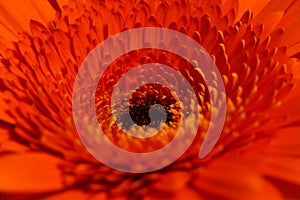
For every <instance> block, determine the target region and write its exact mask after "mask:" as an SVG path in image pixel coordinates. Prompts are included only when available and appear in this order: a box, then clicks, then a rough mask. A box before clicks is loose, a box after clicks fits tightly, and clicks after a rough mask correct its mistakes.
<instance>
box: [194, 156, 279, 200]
mask: <svg viewBox="0 0 300 200" xmlns="http://www.w3.org/2000/svg"><path fill="white" fill-rule="evenodd" d="M193 180H194V182H193V185H194V186H195V187H196V188H198V189H199V190H200V191H204V192H206V193H209V196H211V195H213V196H216V197H218V198H220V197H222V199H281V196H280V194H279V192H278V191H277V190H276V188H275V187H273V186H272V185H270V183H269V182H267V181H266V180H265V179H264V178H263V177H262V176H261V175H260V174H259V172H258V171H256V170H255V168H252V167H251V166H249V165H247V164H245V163H242V162H241V161H239V160H237V159H232V158H228V157H226V158H225V157H224V158H219V159H217V160H216V161H215V162H213V163H211V164H210V165H208V166H207V168H205V169H199V172H197V174H196V176H194V179H193Z"/></svg>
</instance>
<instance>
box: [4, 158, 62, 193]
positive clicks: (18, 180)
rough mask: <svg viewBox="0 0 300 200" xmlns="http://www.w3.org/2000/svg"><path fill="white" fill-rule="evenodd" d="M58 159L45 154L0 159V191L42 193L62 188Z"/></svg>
mask: <svg viewBox="0 0 300 200" xmlns="http://www.w3.org/2000/svg"><path fill="white" fill-rule="evenodd" d="M59 162H60V159H58V158H56V157H54V156H51V155H50V154H46V153H26V154H11V155H6V156H2V157H1V158H0V177H1V178H0V191H2V192H5V193H6V192H17V193H20V192H44V191H51V190H58V189H61V188H63V185H62V177H61V173H60V171H59V170H58V168H57V167H58V163H59Z"/></svg>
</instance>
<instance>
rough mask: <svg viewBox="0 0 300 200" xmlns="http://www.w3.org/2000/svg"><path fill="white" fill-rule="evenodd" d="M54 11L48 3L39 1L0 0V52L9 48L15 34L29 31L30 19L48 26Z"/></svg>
mask: <svg viewBox="0 0 300 200" xmlns="http://www.w3.org/2000/svg"><path fill="white" fill-rule="evenodd" d="M54 15H55V10H54V9H53V7H52V6H51V5H50V3H49V2H48V1H45V0H40V1H38V3H37V1H35V0H24V1H19V0H9V1H6V0H0V30H1V31H0V45H1V47H0V50H2V51H3V50H4V49H5V48H6V47H11V45H12V44H11V43H10V42H11V41H16V39H17V34H18V33H20V32H23V31H29V21H30V19H35V20H38V21H40V22H43V23H44V24H49V22H50V20H51V19H53V18H54ZM0 53H1V51H0Z"/></svg>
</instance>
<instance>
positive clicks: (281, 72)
mask: <svg viewBox="0 0 300 200" xmlns="http://www.w3.org/2000/svg"><path fill="white" fill-rule="evenodd" d="M22 4H24V5H21V4H20V3H19V2H18V1H16V0H10V1H9V2H5V1H3V2H2V1H1V4H0V10H1V14H0V29H1V33H0V44H1V47H0V61H1V62H0V71H1V73H0V86H1V88H0V105H1V110H0V130H1V134H0V177H1V179H0V195H2V196H3V197H4V198H16V199H17V198H20V199H26V198H49V199H51V198H54V199H70V198H75V199H85V198H87V199H117V198H119V199H166V198H169V199H183V198H188V199H215V198H217V199H263V198H264V199H266V198H269V199H286V198H297V197H299V195H300V193H299V187H300V170H299V167H298V166H299V165H298V164H299V163H300V157H299V156H300V142H299V141H298V140H297V138H298V137H299V133H300V131H299V129H300V127H299V120H300V115H299V113H298V108H299V105H298V103H297V102H298V99H299V94H298V89H299V85H298V84H299V83H300V82H299V81H300V79H299V73H298V72H299V67H300V66H299V58H300V40H299V37H298V36H299V32H298V30H297V26H298V25H300V19H299V17H297V16H298V12H299V11H300V1H298V0H287V1H280V0H275V1H264V0H261V1H256V0H255V1H251V2H244V1H238V0H227V1H226V0H223V1H221V0H215V1H196V0H195V1H194V0H160V1H158V0H157V1H150V0H149V1H148V0H140V1H134V0H128V1H125V0H124V1H123V0H114V1H96V0H86V1H79V0H70V1H68V2H65V1H55V0H49V2H47V1H38V2H36V1H31V0H28V1H24V2H23V3H22ZM23 6H24V8H23ZM25 8H26V9H25ZM149 26H151V27H164V28H169V29H173V30H176V31H179V32H181V33H184V34H186V35H188V36H190V37H191V38H193V39H194V40H195V41H197V42H198V43H200V44H201V45H202V46H203V47H204V48H205V49H206V50H207V52H208V53H209V54H210V55H211V57H212V59H213V60H214V62H215V63H216V65H217V66H218V69H219V71H220V73H221V74H222V78H223V81H224V84H225V88H226V93H227V94H226V95H227V115H226V122H225V125H224V129H223V132H222V135H221V137H220V139H219V141H218V143H217V145H216V146H215V148H214V149H213V151H212V152H211V153H210V154H209V155H208V156H207V157H206V158H204V159H199V158H198V156H197V152H198V149H199V146H200V144H201V142H202V141H203V138H204V136H205V131H206V130H207V126H208V124H209V117H210V115H211V112H212V111H211V110H210V103H209V96H208V93H207V88H206V86H205V84H204V82H203V79H202V78H201V76H199V73H196V72H195V71H193V69H192V67H191V65H190V64H189V63H187V62H185V61H184V60H183V59H181V58H179V57H178V55H174V54H172V53H169V52H165V51H161V50H155V49H146V50H138V51H134V52H129V53H128V54H125V55H123V56H122V57H120V58H119V59H117V60H116V61H115V62H114V63H112V64H111V65H110V68H109V70H107V71H106V72H105V75H104V76H103V79H102V80H101V81H100V82H99V85H98V86H99V90H98V93H97V95H96V97H97V98H96V99H95V105H96V107H97V109H98V110H99V113H98V115H97V117H98V120H99V122H100V124H101V125H102V126H103V127H104V128H107V129H109V130H111V132H108V134H107V135H108V137H109V138H110V139H111V140H112V141H114V143H115V144H117V145H119V146H120V147H122V148H125V149H127V150H130V151H141V149H143V150H145V149H144V147H143V146H141V144H139V143H138V142H137V141H136V140H133V139H132V138H129V137H126V136H124V137H122V134H121V133H122V131H124V129H125V130H126V129H129V127H130V126H131V124H126V120H125V121H124V120H123V119H124V113H125V112H123V110H122V109H123V107H122V106H123V103H124V102H122V101H120V104H119V106H120V110H119V113H117V116H119V118H118V119H117V120H116V121H117V122H120V123H121V125H119V126H115V124H113V125H112V124H111V123H110V121H109V120H107V119H109V117H110V115H109V114H110V113H111V112H112V111H111V110H109V108H107V106H109V101H108V99H109V96H110V95H111V94H110V93H111V92H112V89H113V88H112V87H109V86H108V85H109V84H108V83H110V84H114V83H115V82H116V81H117V80H118V79H119V78H120V77H121V76H122V74H124V73H125V72H127V71H128V70H129V69H131V68H133V67H135V66H138V65H141V64H145V63H151V62H160V63H163V64H169V65H171V66H173V67H174V68H175V69H177V70H178V71H180V72H181V73H182V74H183V75H184V76H185V77H186V78H187V79H188V81H189V82H190V83H191V85H192V87H193V88H194V91H195V92H196V93H197V98H198V100H199V105H200V110H201V117H200V118H201V126H200V128H199V130H198V134H197V139H196V140H195V142H194V144H192V146H191V147H190V149H189V150H188V151H187V152H186V153H185V154H184V155H183V156H182V157H181V158H180V159H179V160H177V161H176V162H175V163H173V164H172V165H170V166H168V167H166V168H164V169H162V170H159V171H156V172H151V173H146V174H129V173H125V172H119V171H117V170H113V169H111V168H109V167H107V166H105V165H103V164H101V163H100V162H99V161H97V160H96V159H95V158H93V157H92V156H91V155H90V154H89V152H88V151H87V150H86V149H85V147H84V146H83V145H82V143H81V141H80V139H79V137H78V134H77V131H76V128H75V125H74V122H73V118H72V89H73V85H74V80H75V77H76V74H77V72H78V69H79V67H80V65H81V64H82V62H83V60H84V59H85V57H86V56H87V54H88V53H89V52H90V51H91V50H92V49H93V48H95V47H96V46H97V45H98V44H99V43H101V42H103V41H104V40H105V39H107V38H109V37H110V36H112V35H115V34H117V33H120V32H122V31H125V30H129V29H133V28H139V27H149ZM153 73H154V72H153ZM137 78H139V77H137ZM130 81H133V80H128V81H127V84H130ZM149 94H155V95H156V96H155V97H156V98H153V99H151V98H152V97H153V95H149ZM147 95H148V96H147ZM164 95H166V96H168V97H170V98H171V99H172V100H173V101H168V102H166V101H164V98H165V97H163V96H164ZM145 99H146V100H147V102H145ZM130 102H131V107H130V108H131V110H130V115H131V117H132V118H133V119H136V120H135V123H137V124H139V125H143V124H147V123H149V121H147V118H143V117H142V116H145V112H148V110H149V108H150V107H151V106H149V105H153V104H156V103H160V104H162V105H163V108H164V109H165V110H167V122H168V123H167V125H166V126H165V129H166V130H165V135H164V137H156V138H154V139H153V140H150V141H148V142H147V144H149V146H148V147H149V149H147V150H148V151H153V150H155V149H158V148H160V147H161V146H163V145H165V144H166V143H168V142H169V141H170V140H171V139H172V137H173V136H174V134H175V133H174V130H176V122H178V121H179V120H180V119H179V117H176V116H177V114H178V113H180V108H178V104H176V98H175V97H174V96H172V92H171V91H168V90H167V89H166V88H164V87H163V86H160V85H145V86H143V87H141V88H139V90H137V91H136V93H135V94H134V95H133V97H132V99H131V100H130ZM170 102H171V103H170ZM186 103H190V102H189V99H186ZM106 108H107V109H106ZM141 111H142V112H141ZM122 117H123V118H122ZM118 120H119V121H118ZM172 125H174V126H172ZM110 133H111V135H109V134H110ZM118 134H119V135H118ZM116 136H119V137H116ZM143 144H144V143H143ZM132 145H134V146H132ZM155 162H160V161H155Z"/></svg>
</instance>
